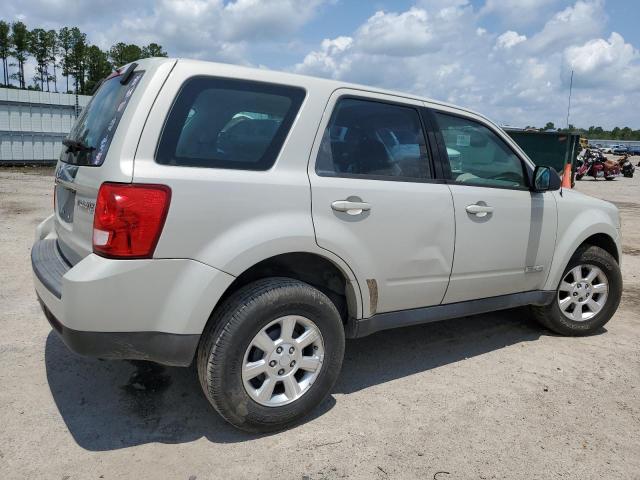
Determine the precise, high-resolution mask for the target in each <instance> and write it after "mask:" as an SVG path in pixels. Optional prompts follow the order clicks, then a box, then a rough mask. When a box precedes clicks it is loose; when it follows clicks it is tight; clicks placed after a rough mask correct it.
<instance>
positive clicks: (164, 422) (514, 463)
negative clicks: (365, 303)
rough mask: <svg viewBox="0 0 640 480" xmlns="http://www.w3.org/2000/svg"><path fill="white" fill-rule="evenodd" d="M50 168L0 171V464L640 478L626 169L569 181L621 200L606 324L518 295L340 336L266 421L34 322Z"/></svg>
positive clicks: (635, 221)
mask: <svg viewBox="0 0 640 480" xmlns="http://www.w3.org/2000/svg"><path fill="white" fill-rule="evenodd" d="M633 160H634V163H637V161H638V157H636V158H634V159H633ZM51 173H52V172H51V170H50V169H1V170H0V245H1V247H0V248H1V249H2V250H1V251H2V258H3V261H2V268H1V269H0V327H1V332H2V334H1V335H0V365H2V367H1V368H0V478H2V479H14V478H15V479H18V478H19V479H23V478H38V479H40V478H45V479H48V478H51V479H64V480H72V479H101V478H104V479H113V478H137V479H147V478H149V479H159V478H171V479H184V480H188V479H212V478H225V479H227V478H260V479H270V480H272V479H280V478H292V479H296V478H297V479H303V478H305V477H308V478H309V479H314V480H315V479H321V478H330V479H333V478H366V479H386V478H396V479H407V478H420V479H431V478H437V479H439V480H445V479H446V480H452V479H472V478H473V479H475V478H477V479H492V478H529V479H534V478H540V479H549V478H576V479H585V478H607V479H613V478H619V479H640V313H639V312H640V309H639V308H638V307H639V304H640V277H639V275H640V274H639V273H638V272H639V271H640V256H639V254H640V172H639V174H638V175H637V176H636V177H635V178H634V179H627V178H619V179H617V180H615V181H613V182H605V181H598V182H595V181H588V180H584V181H581V182H578V184H577V188H578V189H579V190H581V191H583V192H586V193H588V194H590V195H594V196H598V197H601V198H606V199H608V200H611V201H613V202H615V203H616V204H617V205H618V206H619V207H620V210H621V213H622V220H623V233H624V258H623V275H624V281H625V292H624V295H623V301H622V305H621V307H620V309H619V310H618V313H617V314H616V315H615V317H614V319H613V320H612V321H611V322H610V323H609V324H608V325H607V326H606V329H605V330H603V331H602V332H600V333H598V334H596V335H593V336H591V337H586V338H563V337H559V336H555V335H552V334H550V333H549V332H546V331H544V330H542V329H541V328H539V327H538V326H537V325H536V324H535V323H534V322H533V321H532V320H530V319H529V318H528V316H527V315H526V312H525V311H524V310H522V309H519V310H512V311H507V312H500V313H495V314H487V315H480V316H474V317H468V318H463V319H458V320H451V321H448V322H442V323H436V324H430V325H425V326H419V327H412V328H405V329H399V330H395V331H388V332H381V333H378V334H375V335H373V336H370V337H367V338H364V339H360V340H352V341H349V342H348V343H347V352H346V357H345V361H344V367H343V372H342V375H341V377H340V379H339V381H338V384H337V385H336V387H335V388H334V390H333V392H332V395H331V397H330V398H329V399H328V400H327V401H326V402H325V403H324V404H323V405H322V406H321V408H319V409H318V411H317V412H316V413H315V415H314V416H313V417H312V418H310V419H309V421H308V422H306V423H305V424H303V425H301V426H299V427H297V428H294V429H292V430H289V431H286V432H283V433H279V434H274V435H267V436H250V435H246V434H243V433H240V432H238V431H236V430H234V429H233V428H232V427H230V426H228V425H227V424H225V423H224V422H223V421H222V420H221V419H220V418H219V417H218V416H217V415H216V413H215V412H214V411H213V409H212V408H211V407H210V406H209V405H208V403H207V402H206V400H205V399H204V397H203V396H202V394H201V392H200V387H199V385H198V383H197V380H196V376H195V372H194V370H193V369H192V368H190V369H179V368H165V367H161V366H156V365H152V364H148V363H144V362H124V361H122V362H114V361H99V360H93V359H86V358H82V357H79V356H76V355H74V354H73V353H71V352H69V351H68V350H67V349H66V348H65V347H64V345H63V344H62V343H61V341H60V340H59V339H58V338H57V337H56V335H55V334H53V333H52V332H51V329H50V328H49V326H48V324H47V322H46V321H45V319H44V316H43V315H42V313H41V311H40V308H39V307H38V305H37V303H36V299H35V295H34V292H33V286H32V280H31V268H30V262H29V250H30V247H31V244H32V241H33V230H34V228H35V226H36V224H37V223H38V222H39V221H40V220H42V219H43V218H44V217H45V216H46V215H48V213H49V211H50V210H51V208H52V198H51V194H52V190H53V181H52V177H51ZM438 472H440V473H438Z"/></svg>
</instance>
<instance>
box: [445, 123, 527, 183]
mask: <svg viewBox="0 0 640 480" xmlns="http://www.w3.org/2000/svg"><path fill="white" fill-rule="evenodd" d="M435 116H436V119H437V122H438V127H439V128H440V131H441V132H442V136H443V137H444V143H445V145H446V147H447V157H448V159H449V165H450V167H451V180H453V181H454V182H455V183H461V184H467V185H478V186H483V187H506V188H526V181H525V176H524V170H523V166H522V162H521V160H520V159H519V158H518V156H516V154H515V153H514V152H513V151H512V150H511V148H510V147H509V146H508V145H507V144H506V143H505V142H504V141H503V140H502V139H501V138H499V137H498V136H497V135H496V134H495V133H493V132H492V131H491V130H490V129H488V128H487V127H485V126H484V125H482V124H480V123H478V122H475V121H473V120H470V119H468V118H461V117H457V116H454V115H447V114H444V113H440V112H436V113H435Z"/></svg>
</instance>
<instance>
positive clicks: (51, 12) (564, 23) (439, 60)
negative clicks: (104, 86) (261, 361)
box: [0, 0, 640, 129]
mask: <svg viewBox="0 0 640 480" xmlns="http://www.w3.org/2000/svg"><path fill="white" fill-rule="evenodd" d="M0 16H1V17H2V18H3V19H5V20H10V21H13V20H18V19H19V20H22V21H24V22H25V23H27V25H28V26H29V27H30V28H34V27H36V26H41V27H43V28H56V29H58V28H60V27H62V26H65V25H69V26H75V25H77V26H79V27H80V28H81V29H82V30H83V31H84V32H86V33H87V37H88V40H89V41H90V42H91V43H94V44H96V45H98V46H100V47H101V48H108V47H109V46H111V45H112V44H113V43H116V42H119V41H125V42H133V43H138V44H146V43H150V42H156V43H160V44H161V45H162V46H163V47H164V48H165V50H167V51H168V52H169V54H170V56H174V57H189V58H198V59H203V60H214V61H222V62H228V63H237V64H245V65H252V66H256V67H262V68H270V69H274V70H283V71H291V72H296V73H301V74H307V75H314V76H321V77H327V78H334V79H339V80H345V81H350V82H356V83H363V84H366V85H373V86H377V87H383V88H389V89H392V90H399V91H403V92H409V93H414V94H419V95H422V96H426V97H430V98H433V99H437V100H443V101H447V102H450V103H454V104H456V105H460V106H464V107H467V108H471V109H473V110H476V111H479V112H481V113H483V114H485V115H487V116H489V117H490V118H492V119H493V120H494V121H496V122H497V123H499V124H501V125H505V124H508V125H513V126H522V127H524V126H527V125H534V126H542V125H544V124H545V123H546V122H548V121H551V122H554V124H555V125H556V126H566V117H567V105H568V96H569V83H570V78H571V71H572V70H573V72H574V73H573V94H572V99H571V114H570V119H569V123H571V124H573V125H575V126H579V127H585V128H587V127H589V126H591V125H596V126H597V125H600V126H602V127H604V128H612V127H614V126H621V127H622V126H629V127H631V128H634V129H638V128H640V52H639V48H640V29H639V28H638V25H639V24H640V2H638V0H577V1H576V0H396V1H389V0H369V1H366V0H231V1H223V0H184V1H175V0H158V1H150V0H139V1H132V0H108V1H107V0H93V1H81V0H20V1H17V0H7V1H6V2H5V3H4V7H3V12H2V14H0Z"/></svg>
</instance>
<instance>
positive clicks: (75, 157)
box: [60, 72, 144, 167]
mask: <svg viewBox="0 0 640 480" xmlns="http://www.w3.org/2000/svg"><path fill="white" fill-rule="evenodd" d="M143 73H144V72H134V73H133V75H132V76H131V77H130V78H129V81H128V82H127V83H125V84H124V85H123V84H122V83H120V80H121V78H122V77H121V76H120V75H116V74H114V76H112V77H110V78H107V80H105V81H104V83H103V84H102V85H101V86H100V88H99V89H98V91H97V92H96V93H95V95H94V96H93V98H92V99H91V101H90V102H89V104H88V105H87V106H86V107H85V108H84V110H83V111H82V113H81V114H80V117H79V118H78V120H77V121H76V123H75V124H74V126H73V128H72V129H71V132H70V133H69V135H67V137H66V139H65V140H67V142H66V143H67V146H63V147H62V153H61V155H60V160H61V161H63V162H65V163H70V164H72V165H81V166H89V167H98V166H100V165H102V163H103V162H104V159H105V157H106V156H107V151H108V150H109V145H111V140H112V139H113V136H114V134H115V133H116V129H117V128H118V123H120V119H121V118H122V115H123V114H124V111H125V109H126V108H127V104H128V103H129V100H130V99H131V96H132V95H133V92H134V91H135V89H136V87H137V86H138V84H139V83H140V80H141V79H142V75H143Z"/></svg>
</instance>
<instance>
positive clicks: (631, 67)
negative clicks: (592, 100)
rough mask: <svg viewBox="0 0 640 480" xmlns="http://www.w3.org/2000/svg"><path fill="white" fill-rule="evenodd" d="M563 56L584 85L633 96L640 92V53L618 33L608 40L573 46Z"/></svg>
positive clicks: (596, 40)
mask: <svg viewBox="0 0 640 480" xmlns="http://www.w3.org/2000/svg"><path fill="white" fill-rule="evenodd" d="M564 56H565V60H566V62H567V64H568V65H569V66H570V67H571V68H572V69H573V70H574V72H575V74H576V75H577V77H578V78H580V79H581V83H582V85H586V86H591V87H595V86H603V87H606V86H611V85H615V86H616V87H617V88H618V89H622V90H626V91H630V92H633V91H637V90H638V89H640V64H638V59H639V58H640V53H638V50H636V49H635V48H634V47H633V45H631V44H629V43H625V41H624V38H622V35H620V34H619V33H616V32H613V33H612V34H611V35H610V36H609V39H608V40H605V39H603V38H597V39H593V40H589V41H588V42H586V43H584V44H583V45H576V46H571V47H569V48H567V49H566V50H565V52H564Z"/></svg>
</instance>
